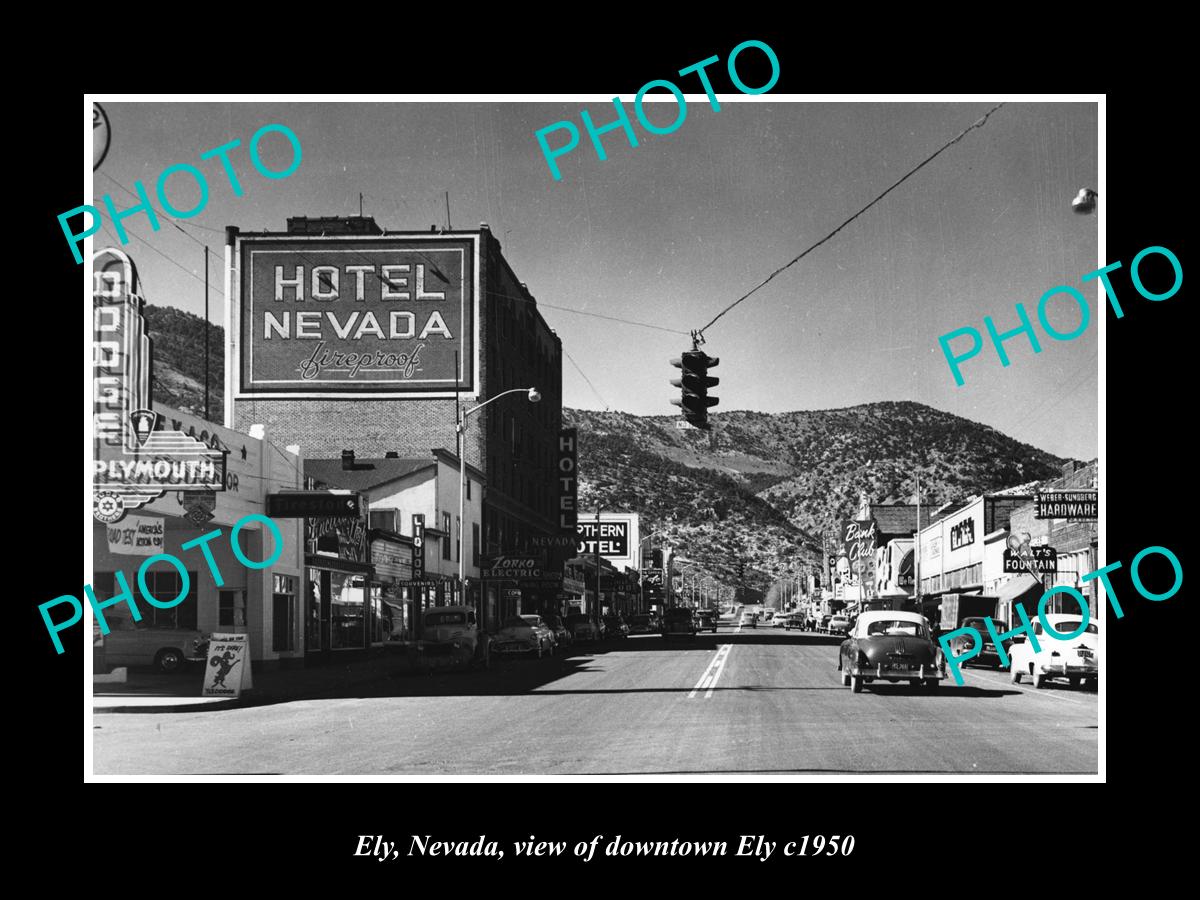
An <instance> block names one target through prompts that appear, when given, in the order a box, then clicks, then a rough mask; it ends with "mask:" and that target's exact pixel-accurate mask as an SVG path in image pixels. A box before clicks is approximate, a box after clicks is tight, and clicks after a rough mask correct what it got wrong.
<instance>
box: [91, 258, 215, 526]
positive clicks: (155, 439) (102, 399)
mask: <svg viewBox="0 0 1200 900" xmlns="http://www.w3.org/2000/svg"><path fill="white" fill-rule="evenodd" d="M93 265H94V270H95V272H94V278H95V282H94V286H93V291H92V314H93V343H92V368H93V370H94V372H95V389H94V390H95V392H94V395H93V401H92V416H93V426H94V429H95V438H94V443H95V455H96V460H95V470H94V472H93V475H92V485H93V492H94V493H93V515H95V517H96V519H98V520H99V521H101V522H105V523H107V524H112V523H114V522H119V521H120V520H121V519H122V518H123V517H124V516H125V512H126V510H129V509H138V508H141V507H142V506H145V505H146V504H147V503H149V502H151V501H154V500H156V499H158V498H159V497H162V496H163V494H164V493H166V492H167V491H180V492H185V493H187V492H196V491H203V492H208V491H223V490H225V451H222V450H217V449H213V448H212V447H209V446H208V445H207V444H206V443H204V442H203V441H201V440H198V439H197V438H196V437H194V436H192V435H188V434H185V433H184V432H183V431H182V430H166V429H162V428H159V427H158V426H159V418H160V416H159V414H158V413H157V412H154V411H153V409H152V408H151V406H152V400H151V393H150V387H151V386H150V366H151V346H152V345H151V341H150V338H149V336H148V335H147V334H146V320H145V316H144V315H143V314H142V307H143V306H144V305H145V301H144V300H143V299H142V297H141V296H140V295H139V294H138V293H137V288H138V281H137V270H136V269H135V268H134V265H133V261H132V260H131V259H130V258H129V257H128V256H127V255H126V254H125V253H122V252H121V251H120V250H114V249H112V248H108V249H105V250H101V251H99V252H97V253H96V254H94V256H93Z"/></svg>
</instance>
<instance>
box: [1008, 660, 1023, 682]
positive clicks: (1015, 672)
mask: <svg viewBox="0 0 1200 900" xmlns="http://www.w3.org/2000/svg"><path fill="white" fill-rule="evenodd" d="M1008 680H1009V681H1011V682H1012V683H1013V684H1020V683H1021V670H1020V669H1018V668H1017V664H1016V663H1013V667H1012V671H1011V672H1009V673H1008Z"/></svg>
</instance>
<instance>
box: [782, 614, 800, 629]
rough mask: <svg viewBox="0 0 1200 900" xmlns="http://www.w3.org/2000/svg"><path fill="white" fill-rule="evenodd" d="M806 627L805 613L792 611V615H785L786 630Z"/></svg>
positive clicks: (784, 625) (784, 626) (784, 624)
mask: <svg viewBox="0 0 1200 900" xmlns="http://www.w3.org/2000/svg"><path fill="white" fill-rule="evenodd" d="M803 627H804V614H803V613H792V614H791V615H790V616H784V617H783V628H784V630H785V631H791V630H792V629H793V628H794V629H796V630H800V629H802V628H803Z"/></svg>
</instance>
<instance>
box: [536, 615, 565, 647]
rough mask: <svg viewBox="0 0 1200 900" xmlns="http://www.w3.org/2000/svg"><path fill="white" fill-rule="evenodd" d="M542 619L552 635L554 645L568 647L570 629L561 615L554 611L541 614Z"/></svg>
mask: <svg viewBox="0 0 1200 900" xmlns="http://www.w3.org/2000/svg"><path fill="white" fill-rule="evenodd" d="M542 621H543V622H544V623H545V625H546V627H547V628H549V629H550V633H551V634H553V635H554V645H555V646H556V647H568V646H570V645H571V643H572V639H571V630H570V629H569V628H567V623H566V622H564V621H563V620H562V617H561V616H559V615H557V614H556V613H548V614H546V615H544V616H542Z"/></svg>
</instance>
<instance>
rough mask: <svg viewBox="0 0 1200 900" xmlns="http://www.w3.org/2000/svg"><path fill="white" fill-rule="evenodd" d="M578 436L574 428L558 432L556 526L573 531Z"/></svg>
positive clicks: (576, 501)
mask: <svg viewBox="0 0 1200 900" xmlns="http://www.w3.org/2000/svg"><path fill="white" fill-rule="evenodd" d="M578 446H579V436H578V431H577V430H576V429H574V428H564V429H563V430H562V431H560V432H559V433H558V527H559V528H560V529H562V530H563V531H567V532H574V531H575V525H576V521H577V519H576V510H577V508H578V499H579V498H578V489H579V478H578V477H577V474H576V468H577V464H578V461H579V456H578Z"/></svg>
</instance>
